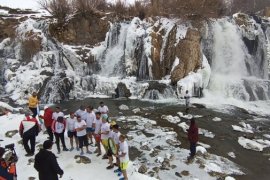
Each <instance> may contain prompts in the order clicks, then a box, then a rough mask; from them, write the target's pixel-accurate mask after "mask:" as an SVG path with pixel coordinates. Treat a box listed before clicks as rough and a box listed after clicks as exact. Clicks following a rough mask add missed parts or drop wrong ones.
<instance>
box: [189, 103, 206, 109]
mask: <svg viewBox="0 0 270 180" xmlns="http://www.w3.org/2000/svg"><path fill="white" fill-rule="evenodd" d="M192 105H193V106H195V107H196V108H199V109H205V108H206V106H205V105H203V104H197V103H192Z"/></svg>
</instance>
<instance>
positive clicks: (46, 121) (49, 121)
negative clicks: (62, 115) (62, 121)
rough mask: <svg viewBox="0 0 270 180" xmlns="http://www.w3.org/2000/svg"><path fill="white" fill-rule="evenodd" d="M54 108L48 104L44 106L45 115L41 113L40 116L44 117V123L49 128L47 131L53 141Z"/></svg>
mask: <svg viewBox="0 0 270 180" xmlns="http://www.w3.org/2000/svg"><path fill="white" fill-rule="evenodd" d="M52 115H53V110H52V109H51V108H50V107H48V106H44V115H43V116H42V115H40V116H39V117H40V118H42V119H44V124H45V127H46V130H47V133H48V135H49V138H48V139H49V140H51V141H53V132H52V123H53V118H52Z"/></svg>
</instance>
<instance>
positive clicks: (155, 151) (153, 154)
mask: <svg viewBox="0 0 270 180" xmlns="http://www.w3.org/2000/svg"><path fill="white" fill-rule="evenodd" d="M159 152H160V151H159V150H157V149H154V150H153V151H152V152H151V153H150V154H149V155H150V156H151V157H156V156H158V154H159Z"/></svg>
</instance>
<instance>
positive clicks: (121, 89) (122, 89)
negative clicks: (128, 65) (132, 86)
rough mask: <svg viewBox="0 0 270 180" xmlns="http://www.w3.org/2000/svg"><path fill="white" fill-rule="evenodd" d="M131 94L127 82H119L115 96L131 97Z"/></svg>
mask: <svg viewBox="0 0 270 180" xmlns="http://www.w3.org/2000/svg"><path fill="white" fill-rule="evenodd" d="M130 96H131V92H130V90H129V89H128V88H127V86H126V84H124V83H122V82H120V83H118V85H117V87H116V89H115V98H119V97H126V98H128V97H130Z"/></svg>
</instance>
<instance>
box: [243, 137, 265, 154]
mask: <svg viewBox="0 0 270 180" xmlns="http://www.w3.org/2000/svg"><path fill="white" fill-rule="evenodd" d="M238 143H239V144H240V145H241V146H242V147H243V148H246V149H250V150H253V151H263V149H264V148H266V147H270V141H268V140H263V139H254V140H251V139H247V138H244V137H239V138H238Z"/></svg>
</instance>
